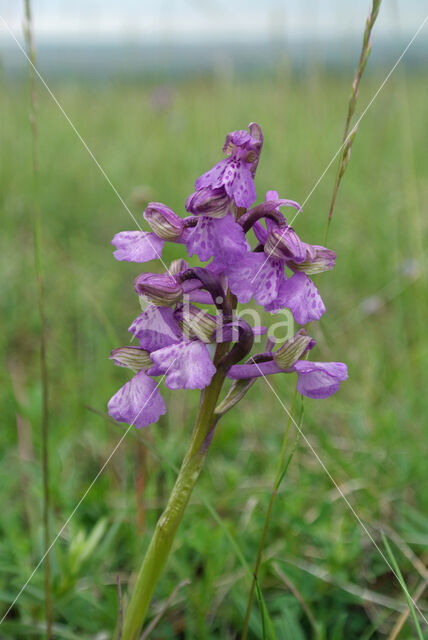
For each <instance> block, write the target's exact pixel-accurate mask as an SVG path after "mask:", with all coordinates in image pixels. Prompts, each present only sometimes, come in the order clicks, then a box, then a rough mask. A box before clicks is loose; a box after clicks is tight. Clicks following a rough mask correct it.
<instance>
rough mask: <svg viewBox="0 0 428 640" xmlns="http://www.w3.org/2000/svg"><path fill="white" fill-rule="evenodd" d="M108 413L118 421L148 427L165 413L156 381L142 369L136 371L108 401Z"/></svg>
mask: <svg viewBox="0 0 428 640" xmlns="http://www.w3.org/2000/svg"><path fill="white" fill-rule="evenodd" d="M108 413H109V415H110V416H111V417H112V418H114V419H115V420H118V421H119V422H126V423H127V424H129V425H131V424H133V425H135V426H136V427H138V428H140V427H148V426H149V424H153V423H154V422H156V421H157V420H158V418H159V416H162V415H164V414H165V413H166V406H165V402H164V400H163V398H162V396H161V394H160V393H159V391H158V389H157V385H156V382H155V381H154V380H152V378H149V376H148V375H146V374H145V373H144V371H140V372H139V373H137V374H136V375H135V376H134V377H133V378H131V380H130V381H129V382H127V383H126V384H125V385H123V387H122V388H121V389H119V391H118V392H117V393H115V395H114V396H113V397H112V398H111V400H110V401H109V403H108Z"/></svg>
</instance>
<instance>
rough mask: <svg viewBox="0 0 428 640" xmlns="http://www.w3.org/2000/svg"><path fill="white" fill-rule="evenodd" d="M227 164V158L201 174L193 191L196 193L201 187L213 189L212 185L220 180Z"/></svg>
mask: <svg viewBox="0 0 428 640" xmlns="http://www.w3.org/2000/svg"><path fill="white" fill-rule="evenodd" d="M228 162H229V158H225V159H224V160H221V161H220V162H218V163H217V164H216V165H215V166H214V167H213V168H212V169H210V170H209V171H207V172H206V173H203V174H202V175H201V177H200V178H198V179H197V180H196V182H195V189H196V190H197V191H198V190H199V189H202V188H203V187H214V184H215V183H217V182H218V181H219V178H221V176H222V173H223V171H224V170H225V168H226V165H227V164H228ZM219 186H220V185H219Z"/></svg>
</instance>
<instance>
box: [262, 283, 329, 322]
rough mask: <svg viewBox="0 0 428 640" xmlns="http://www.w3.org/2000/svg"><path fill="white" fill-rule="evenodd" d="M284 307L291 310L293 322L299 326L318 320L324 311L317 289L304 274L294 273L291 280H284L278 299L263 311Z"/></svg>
mask: <svg viewBox="0 0 428 640" xmlns="http://www.w3.org/2000/svg"><path fill="white" fill-rule="evenodd" d="M284 307H288V308H289V309H290V310H291V312H292V314H293V316H294V319H295V321H296V322H297V323H298V324H301V325H305V324H307V323H308V322H312V321H313V320H319V319H320V318H321V316H322V315H323V313H324V311H325V306H324V303H323V301H322V299H321V296H320V294H319V291H318V289H317V288H316V286H315V285H314V283H313V282H312V280H311V279H310V278H309V277H308V276H307V275H306V274H305V273H295V274H294V275H292V276H291V278H288V279H285V278H284V279H283V281H282V283H281V285H280V287H279V294H278V297H277V298H276V299H275V300H274V301H273V302H272V303H271V304H269V305H268V306H266V307H265V309H266V311H278V310H279V309H283V308H284Z"/></svg>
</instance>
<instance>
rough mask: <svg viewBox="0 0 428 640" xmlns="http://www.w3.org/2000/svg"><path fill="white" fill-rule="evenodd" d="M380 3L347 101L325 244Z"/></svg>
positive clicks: (366, 31) (352, 136) (353, 133)
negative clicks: (341, 145) (341, 146)
mask: <svg viewBox="0 0 428 640" xmlns="http://www.w3.org/2000/svg"><path fill="white" fill-rule="evenodd" d="M380 3H381V0H373V2H372V8H371V11H370V13H369V15H368V18H367V20H366V26H365V29H364V36H363V44H362V47H361V54H360V59H359V62H358V67H357V70H356V72H355V76H354V80H353V82H352V89H351V95H350V96H349V101H348V112H347V114H346V121H345V129H344V132H343V137H342V144H343V145H344V147H343V150H342V153H341V154H340V157H339V165H338V168H337V174H336V181H335V183H334V187H333V194H332V197H331V202H330V209H329V212H328V222H327V229H326V233H325V240H324V244H327V240H328V232H329V230H330V224H331V219H332V217H333V209H334V205H335V204H336V198H337V193H338V191H339V187H340V183H341V181H342V178H343V175H344V173H345V171H346V168H347V166H348V163H349V159H350V157H351V147H352V144H353V142H354V140H355V136H356V134H357V127H354V129H353V130H352V131H350V127H351V121H352V116H353V115H354V112H355V107H356V104H357V98H358V90H359V87H360V82H361V78H362V75H363V73H364V69H365V68H366V64H367V60H368V59H369V56H370V51H371V48H372V44H371V33H372V29H373V27H374V24H375V22H376V18H377V16H378V13H379V9H380Z"/></svg>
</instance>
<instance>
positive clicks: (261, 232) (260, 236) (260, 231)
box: [253, 220, 273, 245]
mask: <svg viewBox="0 0 428 640" xmlns="http://www.w3.org/2000/svg"><path fill="white" fill-rule="evenodd" d="M269 222H272V223H273V220H269ZM253 231H254V235H255V236H256V238H257V240H258V241H259V242H260V244H263V245H264V243H265V242H266V240H267V237H268V235H269V233H270V230H269V231H267V230H266V228H265V227H264V226H263V223H262V222H261V221H260V220H257V221H256V222H255V223H254V224H253Z"/></svg>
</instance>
